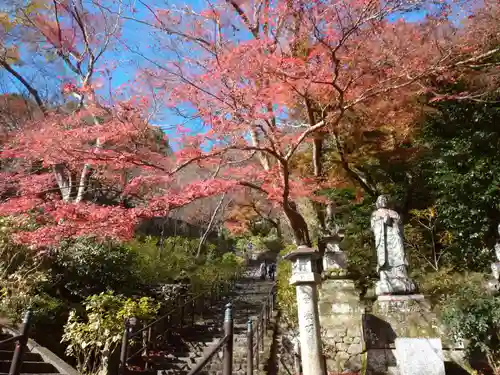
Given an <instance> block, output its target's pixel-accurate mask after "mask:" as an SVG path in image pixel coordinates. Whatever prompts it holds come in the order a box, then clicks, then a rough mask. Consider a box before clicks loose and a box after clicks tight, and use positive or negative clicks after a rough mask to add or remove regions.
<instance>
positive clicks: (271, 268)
mask: <svg viewBox="0 0 500 375" xmlns="http://www.w3.org/2000/svg"><path fill="white" fill-rule="evenodd" d="M267 274H268V275H269V279H271V280H273V281H274V275H275V274H276V263H271V264H270V265H269V267H267Z"/></svg>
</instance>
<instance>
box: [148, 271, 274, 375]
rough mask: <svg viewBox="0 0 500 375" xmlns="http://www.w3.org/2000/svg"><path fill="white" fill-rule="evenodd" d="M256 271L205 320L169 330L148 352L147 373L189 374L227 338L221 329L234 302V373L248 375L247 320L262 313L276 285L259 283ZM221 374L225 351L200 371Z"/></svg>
mask: <svg viewBox="0 0 500 375" xmlns="http://www.w3.org/2000/svg"><path fill="white" fill-rule="evenodd" d="M256 271H257V270H255V269H250V270H249V271H247V273H246V275H244V277H242V278H241V279H240V280H239V281H238V282H237V283H236V285H235V288H234V289H233V290H232V291H231V292H230V293H229V294H228V295H226V296H224V299H223V300H222V301H221V302H220V305H219V306H217V307H213V308H212V309H207V311H206V312H204V317H203V319H201V320H198V321H196V323H195V324H194V325H193V326H188V327H183V328H180V329H175V331H174V330H172V331H170V332H169V333H168V336H167V337H165V340H163V341H162V343H161V344H160V345H159V347H158V348H157V350H155V351H152V352H150V353H149V355H148V358H147V359H146V361H147V363H148V370H149V372H148V373H151V374H157V375H170V374H175V375H185V374H188V373H189V371H190V370H191V369H192V368H193V367H194V366H195V365H196V364H197V363H198V362H199V361H200V360H201V359H202V358H203V357H204V355H205V354H207V353H208V352H210V350H211V348H213V346H214V345H216V344H217V343H218V342H219V340H220V339H221V338H222V337H223V336H224V333H223V330H222V328H223V318H224V308H225V305H226V304H227V303H228V302H231V304H232V306H233V321H234V331H233V332H234V344H233V349H234V350H233V374H235V375H238V374H241V375H243V374H245V371H246V361H247V360H246V357H247V323H248V319H249V318H253V319H255V318H256V317H257V316H258V315H259V314H260V312H261V309H262V304H263V302H264V301H265V300H266V298H268V295H269V292H270V291H271V288H272V286H273V284H274V283H273V282H271V281H262V280H259V279H258V277H257V272H256ZM266 346H270V340H269V339H268V338H266V339H265V345H264V347H266ZM261 367H262V366H261ZM256 370H257V369H256ZM219 373H222V352H221V353H218V354H216V355H215V356H214V357H213V358H212V360H211V361H210V362H209V363H208V364H207V365H206V366H205V367H204V369H203V371H202V372H201V374H206V375H208V374H210V375H212V374H214V375H215V374H219ZM255 373H256V374H257V373H258V372H257V371H255Z"/></svg>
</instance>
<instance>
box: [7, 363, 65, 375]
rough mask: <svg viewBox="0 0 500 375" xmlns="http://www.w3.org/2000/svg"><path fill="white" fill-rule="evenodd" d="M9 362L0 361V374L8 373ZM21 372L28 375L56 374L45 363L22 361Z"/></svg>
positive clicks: (53, 368) (52, 368)
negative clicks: (39, 374) (40, 374)
mask: <svg viewBox="0 0 500 375" xmlns="http://www.w3.org/2000/svg"><path fill="white" fill-rule="evenodd" d="M10 363H11V361H10V360H0V372H9V369H10ZM21 372H23V373H29V374H37V373H47V374H50V373H52V374H58V373H59V372H58V371H57V369H56V368H55V367H54V366H52V365H51V364H50V363H46V362H38V361H36V362H34V361H23V363H22V364H21Z"/></svg>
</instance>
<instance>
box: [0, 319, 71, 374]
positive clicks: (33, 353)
mask: <svg viewBox="0 0 500 375" xmlns="http://www.w3.org/2000/svg"><path fill="white" fill-rule="evenodd" d="M14 335H16V336H17V334H16V332H14V331H12V330H11V329H10V328H5V327H3V328H2V330H1V332H0V341H4V340H7V339H10V338H12V337H14ZM15 347H16V342H15V341H10V342H7V343H4V344H2V345H0V375H7V374H8V373H9V369H10V366H11V362H12V357H13V355H14V350H15ZM22 358H23V362H22V364H21V373H20V374H21V375H25V374H26V375H27V374H37V375H49V374H65V375H77V374H78V373H77V372H76V370H74V369H73V368H72V367H70V366H69V365H68V364H66V363H65V362H63V361H62V360H61V359H60V358H58V357H56V356H55V354H53V353H52V352H50V351H49V350H47V349H46V348H43V347H40V346H39V345H37V344H36V343H35V342H34V341H32V340H29V341H28V344H27V347H26V351H25V352H24V354H23V357H22Z"/></svg>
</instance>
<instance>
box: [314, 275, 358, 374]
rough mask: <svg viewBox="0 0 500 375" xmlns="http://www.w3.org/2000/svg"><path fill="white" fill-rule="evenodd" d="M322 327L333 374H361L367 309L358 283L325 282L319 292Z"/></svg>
mask: <svg viewBox="0 0 500 375" xmlns="http://www.w3.org/2000/svg"><path fill="white" fill-rule="evenodd" d="M319 296H320V297H319V314H320V326H321V329H322V336H323V350H324V353H325V357H326V368H327V371H328V372H329V373H342V372H346V371H347V372H349V371H350V372H353V373H356V372H359V371H361V367H362V354H363V352H364V344H363V333H362V332H363V331H362V315H363V309H362V307H361V304H360V300H359V293H358V292H357V290H356V288H355V287H354V282H353V281H352V280H349V279H330V280H325V281H323V283H322V285H321V289H320V292H319Z"/></svg>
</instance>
